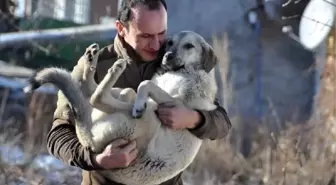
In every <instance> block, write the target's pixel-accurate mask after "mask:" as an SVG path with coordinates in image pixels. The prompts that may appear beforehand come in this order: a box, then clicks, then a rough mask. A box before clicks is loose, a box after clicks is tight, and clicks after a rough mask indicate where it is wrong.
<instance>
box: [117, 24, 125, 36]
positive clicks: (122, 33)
mask: <svg viewBox="0 0 336 185" xmlns="http://www.w3.org/2000/svg"><path fill="white" fill-rule="evenodd" d="M116 28H117V31H118V35H120V36H122V37H124V36H125V26H124V25H123V24H122V23H121V22H120V21H119V20H117V21H116Z"/></svg>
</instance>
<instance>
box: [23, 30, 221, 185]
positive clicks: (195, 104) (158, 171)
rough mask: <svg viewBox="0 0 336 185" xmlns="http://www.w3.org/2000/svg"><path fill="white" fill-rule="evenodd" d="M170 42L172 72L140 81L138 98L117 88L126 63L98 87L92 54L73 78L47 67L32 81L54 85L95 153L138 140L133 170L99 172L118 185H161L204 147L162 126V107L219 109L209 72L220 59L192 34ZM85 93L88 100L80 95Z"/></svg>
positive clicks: (168, 64)
mask: <svg viewBox="0 0 336 185" xmlns="http://www.w3.org/2000/svg"><path fill="white" fill-rule="evenodd" d="M171 43H172V44H171V45H167V48H166V50H167V53H173V54H174V56H175V57H173V59H170V60H168V59H167V58H168V57H167V56H165V57H164V60H163V62H162V64H166V65H164V66H163V67H164V68H166V69H168V70H167V71H166V72H165V73H164V74H163V75H159V74H157V75H155V76H154V77H153V79H152V80H151V81H149V80H147V81H144V82H142V83H141V84H140V85H139V88H138V93H137V94H136V93H135V92H134V91H133V90H132V89H129V88H128V89H119V88H113V85H114V83H115V81H116V80H117V79H118V77H119V75H120V74H121V73H122V72H123V71H124V69H125V68H126V64H127V61H126V60H123V59H120V60H118V61H116V62H115V63H114V65H113V66H112V67H111V68H110V69H109V70H108V73H107V74H106V76H105V77H104V79H103V80H102V82H101V83H100V84H99V85H97V84H96V83H95V82H94V80H93V74H94V69H95V65H96V63H97V61H96V60H97V55H98V54H93V56H92V60H89V59H88V58H87V57H86V58H85V57H83V58H82V59H80V60H79V63H78V64H77V68H75V69H74V70H73V72H72V76H70V74H69V73H68V72H67V71H65V70H62V69H59V68H46V69H43V70H42V71H40V72H38V73H37V74H36V75H35V76H34V77H33V79H34V80H35V81H37V82H38V83H39V84H40V85H42V84H44V83H53V84H54V85H56V86H57V87H59V88H60V90H61V91H62V93H63V94H64V96H65V97H66V98H67V99H68V100H69V102H70V104H71V105H72V107H73V110H74V112H75V113H76V114H75V121H76V130H77V135H78V138H79V141H80V142H81V144H83V145H84V146H87V147H90V148H91V150H92V151H93V152H96V153H99V152H101V151H102V150H103V149H104V148H105V146H106V145H107V144H108V143H110V142H111V141H113V140H115V139H118V138H126V139H129V140H133V139H135V140H136V142H137V146H138V148H139V151H140V152H139V155H138V158H137V159H136V163H135V164H134V165H132V166H129V167H127V168H124V169H116V170H106V171H100V173H102V174H103V175H105V176H106V177H108V178H110V179H112V180H114V181H117V182H120V183H123V184H128V185H154V184H160V183H162V182H164V181H166V180H168V179H170V178H172V177H174V176H176V175H177V174H178V173H180V172H181V171H183V170H184V169H186V168H187V167H188V165H189V164H191V162H192V161H193V159H194V157H195V156H196V154H197V152H198V150H199V147H200V145H201V143H202V140H200V139H199V138H197V137H196V136H194V135H193V134H192V133H190V132H189V131H188V130H172V129H169V128H167V127H166V126H164V125H162V124H161V122H160V121H159V119H158V118H157V116H156V114H155V113H154V110H155V109H156V107H157V104H159V103H171V104H175V105H176V104H180V103H184V104H185V105H186V106H188V107H190V108H194V109H200V110H213V109H215V108H216V106H215V105H214V104H213V102H214V100H215V95H216V90H217V87H216V83H215V80H214V78H213V77H212V76H211V75H210V74H209V73H208V72H209V70H211V69H212V68H213V66H214V65H215V64H216V63H217V58H216V57H215V56H214V53H213V50H212V48H211V47H210V45H208V44H207V43H206V42H205V41H204V40H203V38H202V37H201V36H199V35H198V34H196V33H194V32H187V31H185V32H180V33H178V34H176V35H174V36H173V37H172V40H171ZM186 44H189V45H188V46H187V48H189V49H186ZM190 45H192V46H193V47H191V48H190ZM90 47H91V49H90ZM90 47H89V49H88V50H87V52H91V53H93V52H92V50H93V49H92V48H97V47H96V45H95V47H92V45H91V46H90ZM87 52H86V53H87ZM84 56H85V55H84ZM83 59H84V60H83ZM179 65H180V66H184V68H183V69H181V70H178V71H172V69H171V67H172V66H173V67H174V66H179ZM60 75H61V76H63V77H60ZM50 77H53V78H50ZM71 78H73V80H71ZM60 79H62V81H61V80H60ZM48 80H49V81H48ZM76 81H77V82H78V81H79V82H80V83H77V82H76ZM32 84H33V83H32ZM32 84H30V86H28V87H29V88H27V89H26V90H27V92H28V91H29V89H31V88H32V86H33V85H32ZM70 86H74V88H69V87H70ZM62 87H63V88H62ZM83 89H85V90H86V93H85V94H86V95H87V96H86V97H88V98H84V96H83V95H82V92H80V91H81V90H83ZM89 102H90V104H91V105H89Z"/></svg>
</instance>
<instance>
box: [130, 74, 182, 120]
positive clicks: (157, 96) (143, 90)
mask: <svg viewBox="0 0 336 185" xmlns="http://www.w3.org/2000/svg"><path fill="white" fill-rule="evenodd" d="M148 97H150V98H152V99H153V100H154V101H155V102H156V103H157V104H161V103H170V104H175V102H176V100H175V99H174V98H173V97H172V96H170V95H169V94H168V93H167V92H166V91H164V90H162V89H161V88H160V87H159V86H157V85H156V84H154V83H153V82H151V81H150V80H145V81H143V82H141V83H140V85H139V87H138V92H137V96H136V99H135V103H134V107H133V110H132V116H133V117H135V118H141V116H142V114H143V113H144V111H145V110H146V102H147V99H148Z"/></svg>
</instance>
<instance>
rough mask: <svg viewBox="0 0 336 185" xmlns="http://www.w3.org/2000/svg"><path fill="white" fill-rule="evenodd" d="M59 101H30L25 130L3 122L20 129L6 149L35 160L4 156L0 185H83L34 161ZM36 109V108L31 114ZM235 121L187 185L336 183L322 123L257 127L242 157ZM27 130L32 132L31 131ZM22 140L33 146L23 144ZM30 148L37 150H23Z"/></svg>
mask: <svg viewBox="0 0 336 185" xmlns="http://www.w3.org/2000/svg"><path fill="white" fill-rule="evenodd" d="M223 38H224V40H216V43H214V47H215V50H216V51H217V52H218V53H222V54H223V53H226V54H224V55H221V56H220V59H221V61H224V62H222V63H221V72H222V74H225V75H226V74H227V66H228V60H227V58H226V57H227V55H228V54H227V52H225V51H226V47H227V43H225V42H226V41H225V37H223ZM223 86H224V88H227V89H231V88H230V85H229V83H227V80H226V76H224V77H223ZM225 93H226V97H225V101H224V102H225V105H224V106H225V107H227V104H228V103H233V102H234V101H233V96H232V93H228V91H225ZM54 98H55V97H43V95H36V97H35V98H34V97H33V98H29V100H28V101H29V102H30V106H29V107H27V108H28V109H29V110H30V111H28V115H27V119H26V120H28V121H27V123H28V124H24V125H25V126H22V124H23V123H22V124H21V125H19V124H16V125H13V124H4V123H1V125H0V126H3V125H11V126H10V127H11V128H18V130H19V131H15V132H9V130H10V129H9V127H7V128H6V129H3V131H4V132H2V134H0V135H1V136H2V137H0V139H1V142H2V146H4V145H7V146H9V148H12V149H13V148H15V147H16V146H19V147H21V149H22V150H25V154H32V155H27V156H26V160H23V162H22V161H21V162H20V163H13V162H12V163H9V162H8V159H6V157H5V156H1V157H0V184H10V185H11V184H31V185H35V184H48V185H49V184H79V181H80V172H79V170H73V168H70V167H66V168H61V169H60V168H57V169H50V168H38V167H37V166H36V163H33V162H32V161H34V160H35V159H37V157H38V154H39V153H44V154H45V143H44V142H43V141H45V135H46V132H47V130H48V129H49V128H50V123H51V119H52V112H53V110H54V108H55V99H54ZM330 103H335V102H330ZM35 108H37V109H36V110H35V111H34V112H32V110H33V109H35ZM4 109H6V108H4ZM231 120H232V123H233V130H232V132H231V133H230V135H229V136H228V137H227V138H225V139H222V140H218V141H205V142H204V144H203V146H202V148H201V150H200V152H199V154H198V155H197V157H196V159H195V161H194V162H193V164H192V165H191V166H190V167H189V168H188V169H187V170H186V172H185V173H184V176H183V178H184V180H185V184H186V185H261V184H269V185H276V184H279V185H308V184H309V185H310V184H312V185H331V184H334V176H335V169H336V166H335V155H333V154H331V152H330V151H329V148H330V144H331V141H330V140H328V139H327V138H328V137H325V136H326V135H327V134H326V133H327V132H326V130H325V129H324V127H323V125H322V124H321V123H320V122H318V121H316V120H313V119H312V120H310V121H309V122H307V123H305V124H287V127H285V128H284V129H283V130H281V131H279V132H278V133H272V132H270V131H268V129H267V127H266V126H259V127H256V128H253V129H251V130H250V134H249V136H248V141H249V142H250V143H251V144H252V149H251V152H250V155H249V156H245V157H244V156H243V155H242V154H241V152H240V150H241V148H240V146H239V145H237V144H236V143H237V141H238V140H242V139H246V135H245V134H244V132H241V130H246V129H244V128H246V127H247V126H246V125H244V124H241V123H240V121H239V120H240V119H239V117H236V118H231ZM251 124H252V123H251ZM253 125H267V124H265V123H263V124H253ZM29 128H30V129H29ZM37 128H38V129H37ZM248 129H250V128H248ZM27 130H28V131H29V132H26V131H27ZM5 133H6V134H5ZM10 133H12V134H10ZM19 133H21V134H22V137H18V136H21V135H20V134H19ZM27 133H29V134H27ZM22 138H24V141H29V142H28V143H27V142H23V140H22ZM41 141H42V142H41ZM29 143H30V144H29ZM28 144H29V146H35V147H23V146H27V145H28ZM19 149H20V148H19ZM19 149H18V150H19ZM32 150H34V151H32ZM36 151H37V152H36ZM7 153H12V154H13V155H12V154H11V155H10V156H14V154H15V153H16V152H15V151H8V152H7ZM7 156H8V155H7ZM71 172H72V173H71ZM48 174H49V175H50V174H53V175H54V176H55V175H56V178H54V180H48V179H47V178H46V177H47V175H48ZM57 181H58V182H57Z"/></svg>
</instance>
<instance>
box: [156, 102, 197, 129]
mask: <svg viewBox="0 0 336 185" xmlns="http://www.w3.org/2000/svg"><path fill="white" fill-rule="evenodd" d="M157 115H158V117H159V119H160V121H161V122H162V123H163V124H165V125H167V126H168V127H170V128H172V129H193V128H195V127H196V126H198V124H199V123H200V120H201V115H200V114H199V113H198V112H197V111H195V110H193V109H189V108H188V107H186V106H185V105H183V104H177V105H168V104H161V105H159V106H158V110H157Z"/></svg>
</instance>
